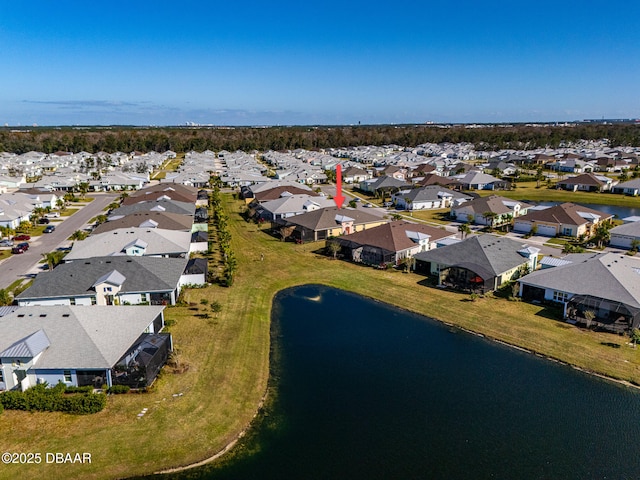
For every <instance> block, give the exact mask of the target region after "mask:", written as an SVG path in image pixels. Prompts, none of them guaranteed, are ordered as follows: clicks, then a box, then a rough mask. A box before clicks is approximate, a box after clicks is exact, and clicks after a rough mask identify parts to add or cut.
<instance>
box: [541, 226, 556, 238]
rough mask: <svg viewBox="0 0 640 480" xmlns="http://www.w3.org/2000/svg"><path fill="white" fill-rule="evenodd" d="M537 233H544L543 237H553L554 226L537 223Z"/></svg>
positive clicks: (554, 234)
mask: <svg viewBox="0 0 640 480" xmlns="http://www.w3.org/2000/svg"><path fill="white" fill-rule="evenodd" d="M538 235H544V236H545V237H555V236H556V227H553V226H550V225H538Z"/></svg>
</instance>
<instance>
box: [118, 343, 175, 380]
mask: <svg viewBox="0 0 640 480" xmlns="http://www.w3.org/2000/svg"><path fill="white" fill-rule="evenodd" d="M171 349H172V345H171V335H170V334H168V333H145V334H142V335H141V336H140V337H139V338H138V340H137V341H136V342H135V343H134V344H133V346H132V347H131V348H130V349H129V351H128V352H127V353H125V354H124V355H123V356H122V358H121V359H120V360H119V361H118V363H117V364H116V365H115V366H114V367H113V368H112V369H111V381H112V383H113V385H126V386H128V387H131V388H144V387H148V386H149V385H151V384H152V383H153V381H154V380H155V379H156V377H157V376H158V373H159V372H160V369H161V368H162V366H163V365H164V364H165V363H166V362H167V359H168V358H169V352H171Z"/></svg>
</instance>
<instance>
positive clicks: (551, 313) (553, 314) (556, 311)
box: [536, 306, 562, 320]
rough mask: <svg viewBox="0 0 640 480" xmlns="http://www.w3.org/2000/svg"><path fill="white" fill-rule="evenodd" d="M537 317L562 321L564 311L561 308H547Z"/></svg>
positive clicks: (537, 314) (538, 313)
mask: <svg viewBox="0 0 640 480" xmlns="http://www.w3.org/2000/svg"><path fill="white" fill-rule="evenodd" d="M536 316H538V317H543V318H548V319H549V320H562V309H561V308H560V307H552V306H545V307H544V308H543V309H542V310H540V311H539V312H537V313H536Z"/></svg>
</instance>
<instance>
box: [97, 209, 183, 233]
mask: <svg viewBox="0 0 640 480" xmlns="http://www.w3.org/2000/svg"><path fill="white" fill-rule="evenodd" d="M193 225H194V223H193V217H192V216H190V215H184V214H181V213H167V212H139V213H131V214H129V215H110V216H109V217H108V219H107V221H106V222H104V223H101V224H100V225H98V226H97V227H96V228H95V229H94V230H93V232H92V233H93V234H94V235H97V234H99V233H104V232H109V231H111V230H117V229H119V228H131V227H139V228H160V229H162V230H177V231H183V232H191V231H195V230H193V228H192V227H193Z"/></svg>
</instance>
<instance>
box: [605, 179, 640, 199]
mask: <svg viewBox="0 0 640 480" xmlns="http://www.w3.org/2000/svg"><path fill="white" fill-rule="evenodd" d="M611 191H612V192H613V193H622V194H623V195H633V196H634V197H635V196H638V195H639V194H640V178H634V179H633V180H629V181H628V182H623V183H618V184H617V185H614V186H613V188H612V189H611Z"/></svg>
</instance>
